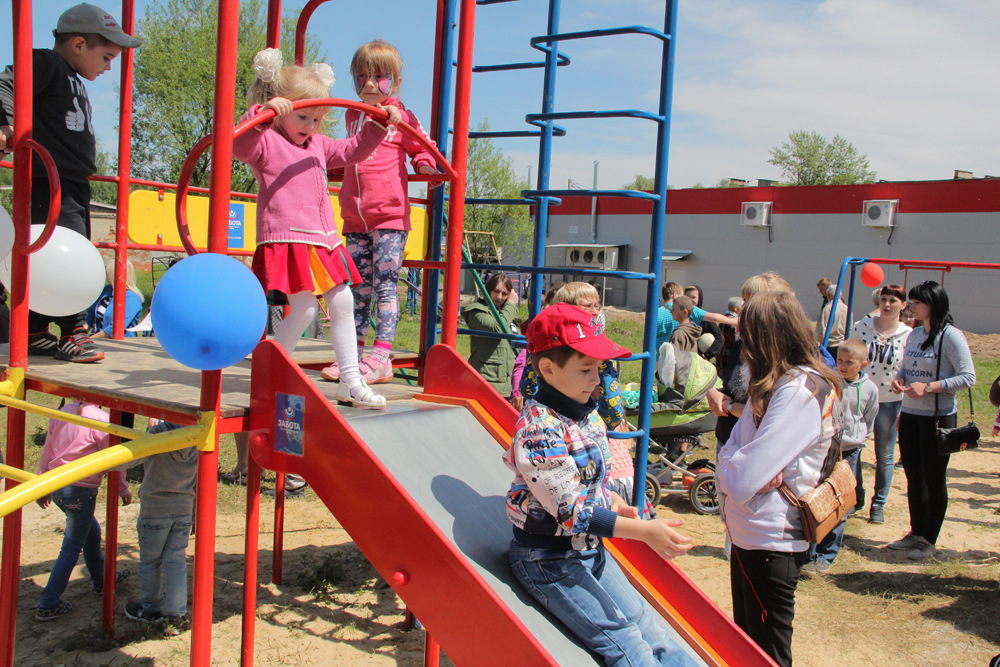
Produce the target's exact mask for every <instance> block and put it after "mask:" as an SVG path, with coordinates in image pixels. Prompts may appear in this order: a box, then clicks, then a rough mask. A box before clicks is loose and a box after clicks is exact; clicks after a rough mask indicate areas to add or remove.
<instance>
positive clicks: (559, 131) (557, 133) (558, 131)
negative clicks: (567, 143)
mask: <svg viewBox="0 0 1000 667" xmlns="http://www.w3.org/2000/svg"><path fill="white" fill-rule="evenodd" d="M524 120H525V122H526V123H528V125H534V126H535V127H542V128H546V127H548V126H549V124H548V122H547V121H544V120H529V119H527V118H525V119H524ZM552 136H553V137H565V136H566V128H565V127H563V126H562V125H556V124H554V123H553V125H552Z"/></svg>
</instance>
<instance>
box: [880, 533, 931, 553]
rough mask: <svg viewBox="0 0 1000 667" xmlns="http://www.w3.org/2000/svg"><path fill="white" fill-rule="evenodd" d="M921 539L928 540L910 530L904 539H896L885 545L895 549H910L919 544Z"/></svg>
mask: <svg viewBox="0 0 1000 667" xmlns="http://www.w3.org/2000/svg"><path fill="white" fill-rule="evenodd" d="M921 541H923V542H926V541H927V540H925V539H924V538H922V537H920V536H919V535H917V534H916V533H913V532H909V533H907V534H906V537H904V538H903V539H901V540H896V541H895V542H889V544H887V545H885V546H887V547H888V548H890V549H894V550H895V551H908V550H910V549H913V548H914V547H916V546H917V545H919V544H920V542H921Z"/></svg>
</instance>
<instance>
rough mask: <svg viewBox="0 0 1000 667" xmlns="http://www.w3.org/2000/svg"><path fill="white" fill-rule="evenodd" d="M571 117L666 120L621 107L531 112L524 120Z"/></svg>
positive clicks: (652, 114) (565, 118)
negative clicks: (613, 108) (611, 109)
mask: <svg viewBox="0 0 1000 667" xmlns="http://www.w3.org/2000/svg"><path fill="white" fill-rule="evenodd" d="M571 118H643V119H646V120H654V121H656V122H657V123H662V122H664V121H665V120H666V118H664V117H663V116H660V115H658V114H655V113H653V112H651V111H641V110H639V109H619V110H617V111H558V112H555V113H530V114H528V115H526V116H525V117H524V120H526V121H528V122H529V123H530V122H531V121H535V120H568V119H571Z"/></svg>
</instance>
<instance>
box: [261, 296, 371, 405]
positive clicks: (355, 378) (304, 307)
mask: <svg viewBox="0 0 1000 667" xmlns="http://www.w3.org/2000/svg"><path fill="white" fill-rule="evenodd" d="M323 299H324V300H325V301H326V307H327V309H328V310H329V311H330V340H331V341H332V342H333V351H334V353H336V355H337V365H338V367H339V368H340V381H341V382H346V383H347V386H348V387H353V386H354V385H356V384H358V382H359V380H360V379H361V373H360V371H359V370H358V342H357V337H356V335H355V334H356V332H355V329H354V297H353V296H352V295H351V288H350V287H348V286H347V285H345V284H340V285H337V286H336V287H334V288H333V289H331V290H329V291H328V292H326V293H325V294H324V295H323ZM314 317H316V297H315V296H314V295H313V293H312V292H296V293H295V294H289V295H288V315H286V316H285V319H284V321H282V323H281V326H279V327H278V330H277V331H275V332H274V340H275V342H277V343H278V345H280V346H281V347H283V348H285V352H287V353H288V354H291V353H292V351H293V350H294V349H295V346H296V345H297V344H298V342H299V340H300V339H301V338H302V332H303V331H305V330H306V327H308V326H309V323H310V322H312V321H313V318H314Z"/></svg>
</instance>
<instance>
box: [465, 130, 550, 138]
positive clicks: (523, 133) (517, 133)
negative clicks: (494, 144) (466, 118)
mask: <svg viewBox="0 0 1000 667" xmlns="http://www.w3.org/2000/svg"><path fill="white" fill-rule="evenodd" d="M540 136H542V133H541V132H540V131H535V130H511V131H509V132H469V138H470V139H489V138H492V137H503V138H507V139H511V138H518V137H540Z"/></svg>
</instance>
